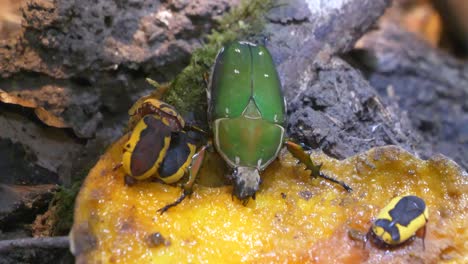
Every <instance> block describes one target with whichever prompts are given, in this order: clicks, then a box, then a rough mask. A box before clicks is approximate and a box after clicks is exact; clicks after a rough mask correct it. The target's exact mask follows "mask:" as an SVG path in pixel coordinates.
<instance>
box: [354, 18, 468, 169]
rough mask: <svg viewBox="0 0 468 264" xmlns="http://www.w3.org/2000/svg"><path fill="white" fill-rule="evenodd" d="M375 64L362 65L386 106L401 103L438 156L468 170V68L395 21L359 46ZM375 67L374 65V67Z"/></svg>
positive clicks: (428, 153) (386, 22)
mask: <svg viewBox="0 0 468 264" xmlns="http://www.w3.org/2000/svg"><path fill="white" fill-rule="evenodd" d="M359 44H360V45H359V48H361V49H363V50H365V52H366V53H367V54H369V56H371V57H372V60H371V61H369V60H362V59H361V60H360V62H361V66H364V67H365V72H366V75H367V76H368V79H369V82H370V84H371V85H372V86H373V87H375V88H376V89H377V91H378V92H379V94H380V95H381V96H382V98H383V100H384V101H385V102H397V103H398V106H399V107H400V108H401V109H402V110H403V111H405V112H406V113H407V114H408V117H409V119H410V121H411V124H412V127H413V128H414V132H415V133H419V134H420V135H422V138H423V140H422V142H421V143H422V144H424V145H426V146H427V150H428V151H426V152H423V153H421V154H422V157H424V158H427V157H429V156H431V155H434V154H436V153H442V154H444V155H446V156H448V157H451V158H452V159H454V160H455V161H456V162H458V163H459V164H460V165H461V166H462V167H464V168H465V169H468V67H467V65H466V63H462V62H460V61H458V60H456V59H455V58H453V57H452V56H450V55H449V54H447V53H444V52H441V51H439V50H436V49H434V48H432V47H431V46H430V45H429V44H428V43H426V42H424V41H423V40H422V39H420V38H418V37H417V36H415V35H414V34H411V33H409V32H407V31H405V30H404V29H402V28H400V27H396V26H395V25H394V24H393V23H392V22H391V21H389V20H384V21H382V23H381V26H380V29H379V30H378V31H376V32H373V33H370V34H367V35H366V36H365V37H364V38H363V39H362V40H361V41H360V43H359ZM369 62H371V63H369Z"/></svg>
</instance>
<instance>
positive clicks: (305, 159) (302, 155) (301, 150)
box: [285, 140, 353, 192]
mask: <svg viewBox="0 0 468 264" xmlns="http://www.w3.org/2000/svg"><path fill="white" fill-rule="evenodd" d="M285 144H286V147H287V148H288V151H289V152H290V153H291V154H292V155H293V156H294V157H295V158H296V159H298V160H299V161H300V162H302V163H304V165H306V168H307V169H308V170H311V171H312V176H313V177H321V178H324V179H326V180H329V181H331V182H334V183H336V184H339V185H340V186H341V187H343V188H344V189H345V190H346V191H347V192H351V191H352V190H353V189H352V188H351V187H349V186H348V185H347V184H346V183H345V182H343V181H340V180H337V179H335V178H333V177H330V176H327V175H325V174H323V173H322V171H321V170H320V169H321V167H322V164H318V165H315V164H314V162H313V161H312V159H311V158H310V156H309V154H308V153H307V152H306V150H305V149H310V148H309V147H307V146H306V145H299V144H297V143H295V142H293V141H291V140H286V142H285Z"/></svg>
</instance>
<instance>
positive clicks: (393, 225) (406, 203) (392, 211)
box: [366, 195, 429, 247]
mask: <svg viewBox="0 0 468 264" xmlns="http://www.w3.org/2000/svg"><path fill="white" fill-rule="evenodd" d="M428 217H429V211H428V209H427V206H426V203H425V202H424V200H423V199H421V198H419V197H417V196H414V195H406V196H398V197H395V198H393V199H392V200H391V201H390V203H389V204H388V205H387V206H385V207H384V208H383V209H382V210H381V211H380V213H379V214H378V216H377V219H376V220H375V221H374V223H373V224H372V226H371V228H370V229H369V232H368V233H367V235H366V241H367V240H368V239H369V237H372V238H373V240H374V242H375V244H376V245H377V246H381V247H382V246H396V245H400V244H403V243H404V242H406V241H407V240H409V239H410V238H412V237H413V236H414V235H415V234H416V232H417V231H418V230H420V229H421V228H423V227H424V233H423V247H425V246H424V238H425V235H426V223H427V221H428Z"/></svg>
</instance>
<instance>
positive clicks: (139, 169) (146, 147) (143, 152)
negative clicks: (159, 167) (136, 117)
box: [130, 115, 171, 176]
mask: <svg viewBox="0 0 468 264" xmlns="http://www.w3.org/2000/svg"><path fill="white" fill-rule="evenodd" d="M143 122H145V124H146V126H147V127H146V128H145V129H143V130H142V131H141V133H140V140H139V141H138V142H137V143H136V145H135V148H134V149H133V153H132V157H131V165H130V170H131V172H132V175H133V176H140V175H142V174H144V173H145V172H146V171H148V170H149V169H150V168H151V167H152V166H153V165H154V163H155V162H156V161H157V160H158V158H159V155H160V152H161V150H162V149H163V147H164V139H165V138H166V137H170V135H171V128H170V127H168V126H166V125H165V124H164V123H163V122H162V121H161V120H160V119H157V118H155V117H154V116H151V115H147V116H145V117H143Z"/></svg>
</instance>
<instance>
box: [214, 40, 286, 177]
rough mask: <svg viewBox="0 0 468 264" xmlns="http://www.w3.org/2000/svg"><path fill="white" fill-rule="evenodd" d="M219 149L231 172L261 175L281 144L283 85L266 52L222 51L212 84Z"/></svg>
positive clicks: (240, 47) (244, 46)
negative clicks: (245, 169) (238, 169)
mask: <svg viewBox="0 0 468 264" xmlns="http://www.w3.org/2000/svg"><path fill="white" fill-rule="evenodd" d="M210 116H211V119H212V120H211V121H212V128H213V135H214V144H215V146H216V149H217V150H218V152H219V153H220V154H221V156H222V157H223V158H224V159H225V160H226V162H227V163H228V164H229V165H230V166H231V167H251V168H256V169H258V170H260V171H261V170H263V169H264V168H265V167H266V166H268V164H270V163H271V161H273V160H274V159H275V158H276V156H277V155H278V152H279V150H280V149H281V146H282V144H283V138H284V128H283V124H284V121H285V105H284V97H283V94H282V92H281V83H280V80H279V77H278V73H277V72H276V69H275V66H274V63H273V60H272V58H271V55H270V53H269V52H268V50H267V49H266V48H265V47H263V46H261V45H256V44H252V43H248V42H235V43H233V44H231V45H229V46H227V47H225V48H224V49H222V50H221V51H220V53H219V54H218V57H217V59H216V63H215V67H214V70H213V75H212V79H211V101H210Z"/></svg>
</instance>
